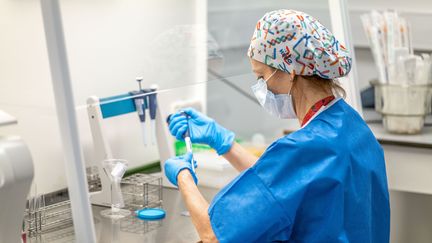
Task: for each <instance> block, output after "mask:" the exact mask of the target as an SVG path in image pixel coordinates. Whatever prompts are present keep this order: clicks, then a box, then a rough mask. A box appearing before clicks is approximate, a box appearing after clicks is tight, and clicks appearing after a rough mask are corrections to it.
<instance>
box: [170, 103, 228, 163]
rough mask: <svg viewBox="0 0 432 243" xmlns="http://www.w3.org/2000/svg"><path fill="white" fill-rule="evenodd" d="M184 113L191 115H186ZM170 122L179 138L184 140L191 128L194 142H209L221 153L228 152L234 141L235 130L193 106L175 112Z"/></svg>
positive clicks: (175, 135)
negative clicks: (218, 122)
mask: <svg viewBox="0 0 432 243" xmlns="http://www.w3.org/2000/svg"><path fill="white" fill-rule="evenodd" d="M184 113H186V114H187V115H188V116H189V117H186V116H185V114H184ZM168 122H169V130H170V132H171V134H172V135H173V136H174V137H176V138H177V139H178V140H181V141H183V140H184V138H183V136H184V134H185V133H186V131H187V129H188V128H189V133H190V134H189V135H190V138H191V141H192V142H193V143H203V144H207V145H209V146H210V147H212V148H213V149H214V150H216V152H217V153H218V154H219V155H223V154H225V153H226V152H228V151H229V150H230V148H231V146H232V144H233V142H234V137H235V135H234V133H233V132H231V131H229V130H228V129H226V128H224V127H222V126H221V125H219V124H217V123H216V122H215V121H214V120H213V119H211V118H209V117H207V116H206V115H204V114H202V113H200V112H198V111H196V110H195V109H193V108H186V109H183V110H181V111H179V112H176V113H174V114H173V115H171V117H170V119H169V121H168Z"/></svg>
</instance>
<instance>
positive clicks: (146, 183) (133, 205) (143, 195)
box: [121, 173, 162, 211]
mask: <svg viewBox="0 0 432 243" xmlns="http://www.w3.org/2000/svg"><path fill="white" fill-rule="evenodd" d="M121 186H122V193H123V200H124V203H125V208H127V209H129V210H131V211H135V210H138V209H142V208H150V207H152V208H155V207H162V177H161V176H155V175H149V174H143V173H137V174H133V175H131V176H128V177H126V178H123V179H122V182H121Z"/></svg>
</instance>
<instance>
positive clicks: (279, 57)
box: [248, 9, 352, 79]
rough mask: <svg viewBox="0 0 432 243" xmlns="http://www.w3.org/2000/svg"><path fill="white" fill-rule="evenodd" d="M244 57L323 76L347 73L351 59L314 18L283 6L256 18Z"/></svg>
mask: <svg viewBox="0 0 432 243" xmlns="http://www.w3.org/2000/svg"><path fill="white" fill-rule="evenodd" d="M248 56H249V57H250V58H253V59H255V60H257V61H259V62H262V63H264V64H266V65H269V66H271V67H274V68H277V69H280V70H282V71H285V72H287V73H294V74H296V75H303V76H312V75H318V76H320V77H322V78H325V79H334V78H339V77H342V76H345V75H347V74H348V73H349V71H350V70H351V62H352V60H351V57H350V55H349V52H348V50H347V49H346V48H345V47H344V46H343V45H342V43H340V42H339V41H338V40H337V39H336V38H335V37H334V36H333V34H332V33H331V32H330V31H329V30H328V29H327V28H326V27H324V26H323V25H322V24H321V23H320V22H318V20H316V19H315V18H314V17H312V16H310V15H308V14H306V13H303V12H300V11H295V10H287V9H281V10H275V11H272V12H269V13H266V14H265V15H264V17H262V18H261V19H260V20H259V21H258V23H257V25H256V28H255V32H254V35H253V37H252V40H251V44H250V47H249V50H248Z"/></svg>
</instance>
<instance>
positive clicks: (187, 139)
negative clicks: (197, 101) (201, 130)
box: [167, 111, 195, 173]
mask: <svg viewBox="0 0 432 243" xmlns="http://www.w3.org/2000/svg"><path fill="white" fill-rule="evenodd" d="M180 113H181V114H182V115H183V116H185V117H186V119H187V122H188V124H189V115H188V114H186V112H184V111H182V112H180ZM170 118H171V115H169V116H168V118H167V123H168V124H169V120H170ZM183 138H184V140H185V143H186V151H187V152H188V153H191V154H192V161H191V163H192V171H193V172H194V173H195V159H194V155H193V150H192V141H191V139H190V130H189V125H188V128H187V130H186V132H185V134H184V135H183Z"/></svg>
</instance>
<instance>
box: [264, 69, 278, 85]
mask: <svg viewBox="0 0 432 243" xmlns="http://www.w3.org/2000/svg"><path fill="white" fill-rule="evenodd" d="M277 71H278V70H277V69H276V70H275V71H274V72H273V73H272V74H271V75H270V77H268V78H267V79H266V80H265V82H266V83H267V81H269V80H270V79H271V78H272V77H273V75H275V74H276V72H277Z"/></svg>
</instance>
